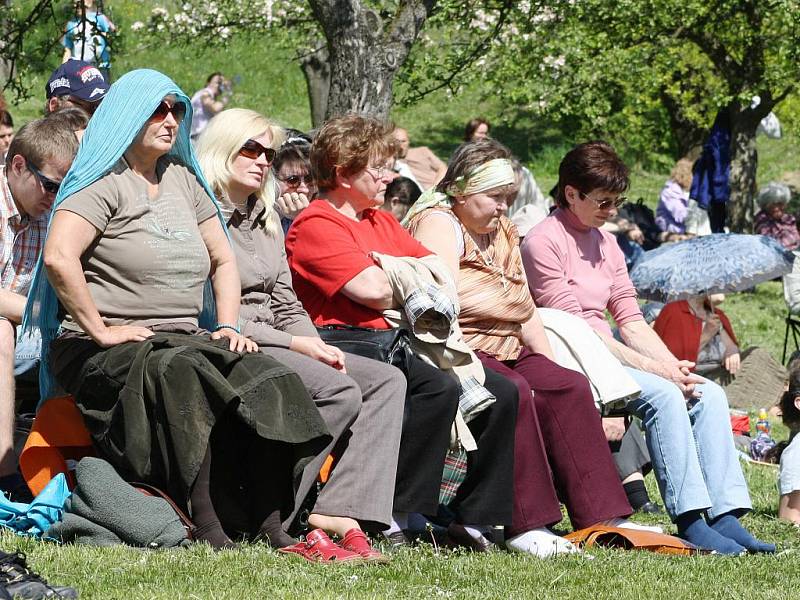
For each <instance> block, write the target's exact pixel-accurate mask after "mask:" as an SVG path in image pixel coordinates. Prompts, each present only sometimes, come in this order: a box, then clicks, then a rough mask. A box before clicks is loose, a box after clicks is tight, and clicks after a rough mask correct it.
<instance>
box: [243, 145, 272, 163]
mask: <svg viewBox="0 0 800 600" xmlns="http://www.w3.org/2000/svg"><path fill="white" fill-rule="evenodd" d="M277 153H278V151H277V150H275V148H265V147H264V146H262V145H261V144H259V143H258V142H257V141H255V140H247V141H246V142H245V143H244V144H242V147H241V148H239V155H240V156H244V157H245V158H249V159H251V160H256V159H257V158H258V157H259V156H261V155H262V154H263V155H264V158H266V159H267V163H268V164H270V165H271V164H272V161H274V160H275V155H276V154H277Z"/></svg>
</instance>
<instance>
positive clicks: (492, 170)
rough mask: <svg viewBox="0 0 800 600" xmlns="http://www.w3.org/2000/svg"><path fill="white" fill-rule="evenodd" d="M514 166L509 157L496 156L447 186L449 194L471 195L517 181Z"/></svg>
mask: <svg viewBox="0 0 800 600" xmlns="http://www.w3.org/2000/svg"><path fill="white" fill-rule="evenodd" d="M516 181H517V178H516V177H515V176H514V167H513V166H512V165H511V161H510V160H508V159H507V158H495V159H492V160H490V161H488V162H485V163H483V164H482V165H480V166H479V167H476V168H475V169H474V170H473V171H472V172H470V173H469V174H468V175H466V176H462V177H459V178H458V179H456V180H455V181H454V182H453V183H452V184H450V186H449V187H448V188H447V194H448V195H449V196H469V195H470V194H478V193H480V192H485V191H486V190H491V189H494V188H496V187H500V186H502V185H509V184H513V183H516Z"/></svg>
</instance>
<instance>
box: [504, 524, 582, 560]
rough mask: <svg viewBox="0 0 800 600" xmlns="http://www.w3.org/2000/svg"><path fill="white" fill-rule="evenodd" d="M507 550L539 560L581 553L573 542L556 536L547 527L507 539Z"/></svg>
mask: <svg viewBox="0 0 800 600" xmlns="http://www.w3.org/2000/svg"><path fill="white" fill-rule="evenodd" d="M506 548H508V550H509V551H511V552H524V553H526V554H532V555H533V556H536V557H537V558H550V557H551V556H557V555H561V554H575V553H577V552H580V550H579V549H578V547H577V546H575V545H574V544H573V543H572V542H570V541H569V540H567V539H565V538H563V537H561V536H558V535H556V534H555V533H553V532H552V531H550V530H549V529H547V528H546V527H539V528H537V529H531V530H530V531H526V532H525V533H520V534H519V535H515V536H514V537H512V538H509V539H507V540H506Z"/></svg>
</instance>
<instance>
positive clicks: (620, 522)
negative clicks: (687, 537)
mask: <svg viewBox="0 0 800 600" xmlns="http://www.w3.org/2000/svg"><path fill="white" fill-rule="evenodd" d="M601 525H610V526H611V527H621V528H622V529H635V530H637V531H649V532H650V533H664V530H663V529H662V528H661V527H659V526H658V525H642V524H640V523H634V522H633V521H629V520H628V519H622V518H620V517H616V518H614V519H609V520H608V521H603V522H602V523H601Z"/></svg>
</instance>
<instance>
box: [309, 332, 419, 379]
mask: <svg viewBox="0 0 800 600" xmlns="http://www.w3.org/2000/svg"><path fill="white" fill-rule="evenodd" d="M317 331H318V332H319V337H321V338H322V341H323V342H325V343H326V344H330V345H331V346H336V347H337V348H339V349H340V350H341V351H342V352H349V353H351V354H356V355H358V356H363V357H365V358H371V359H373V360H378V361H380V362H384V363H388V364H390V365H394V366H395V367H397V368H398V369H400V370H401V371H403V373H406V374H407V373H408V360H409V357H410V356H411V354H412V350H411V338H410V337H409V333H408V330H407V329H402V328H396V329H372V328H370V327H353V326H351V325H324V326H322V327H317Z"/></svg>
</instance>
